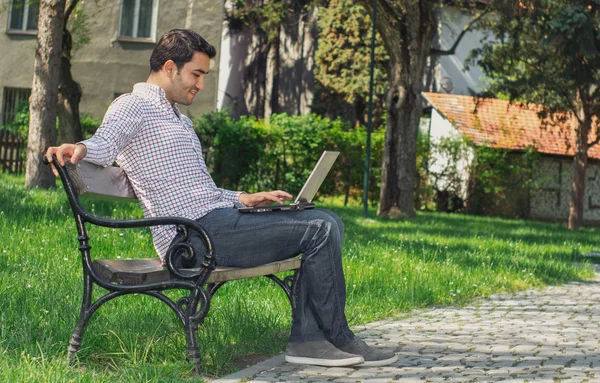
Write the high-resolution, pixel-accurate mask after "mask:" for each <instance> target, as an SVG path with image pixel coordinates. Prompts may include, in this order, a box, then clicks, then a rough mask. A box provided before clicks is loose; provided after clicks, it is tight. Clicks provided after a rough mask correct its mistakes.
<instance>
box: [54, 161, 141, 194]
mask: <svg viewBox="0 0 600 383" xmlns="http://www.w3.org/2000/svg"><path fill="white" fill-rule="evenodd" d="M66 168H67V172H68V173H69V177H70V178H71V181H72V182H73V186H74V188H75V191H76V192H77V195H83V194H85V195H86V196H89V197H98V198H102V199H113V200H119V201H127V202H136V201H137V198H136V196H135V193H134V192H133V187H132V186H131V183H130V182H129V179H128V178H127V175H126V174H125V171H124V170H123V169H121V168H120V167H118V166H107V167H104V166H99V165H96V164H92V163H91V162H87V161H85V160H82V161H79V162H78V163H77V165H73V164H71V163H67V166H66Z"/></svg>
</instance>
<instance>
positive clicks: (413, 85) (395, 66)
mask: <svg viewBox="0 0 600 383" xmlns="http://www.w3.org/2000/svg"><path fill="white" fill-rule="evenodd" d="M359 2H360V3H361V4H362V5H363V6H364V7H365V8H366V9H367V11H368V12H369V13H370V14H372V13H373V4H372V2H371V1H370V0H360V1H359ZM435 3H436V2H435V1H431V0H419V1H414V0H405V1H396V2H394V4H397V5H398V6H397V7H392V6H391V5H390V3H389V2H388V1H386V0H378V1H377V22H376V27H377V31H378V32H379V34H381V35H382V36H386V38H385V39H384V45H385V48H386V51H387V53H388V54H389V56H390V64H389V67H388V81H389V89H388V93H387V98H386V109H387V129H386V134H385V145H384V151H383V163H382V174H381V192H380V196H379V208H378V210H377V214H378V215H380V216H389V217H414V216H415V209H414V201H413V199H414V187H415V174H416V166H417V165H416V160H417V132H418V129H419V120H420V118H421V114H422V107H421V90H422V88H423V75H424V73H425V66H426V64H427V57H428V55H429V53H430V50H431V40H432V38H433V36H434V34H435V19H434V15H433V8H434V5H435Z"/></svg>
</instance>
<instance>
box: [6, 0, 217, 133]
mask: <svg viewBox="0 0 600 383" xmlns="http://www.w3.org/2000/svg"><path fill="white" fill-rule="evenodd" d="M38 7H39V1H38V0H10V1H9V6H8V7H7V9H6V12H2V13H0V30H2V31H3V32H2V33H0V46H1V47H2V48H3V51H4V52H5V54H3V55H1V56H0V105H1V106H2V109H1V110H0V111H1V113H2V115H1V118H0V124H4V123H7V122H10V121H12V118H13V117H14V114H15V112H16V110H17V107H18V105H19V103H20V102H22V101H24V100H27V99H28V97H29V94H30V91H31V86H32V83H33V64H34V53H35V44H36V34H37V15H38ZM79 9H80V12H82V13H73V14H72V16H71V17H72V18H77V17H79V18H80V20H84V21H83V25H84V26H85V28H86V29H87V30H88V32H87V36H88V37H89V41H88V42H87V43H85V44H82V45H81V46H80V47H77V49H76V50H75V51H74V54H73V60H72V74H73V78H74V79H75V81H77V82H79V83H80V85H81V88H82V90H83V96H82V99H81V104H80V110H81V112H82V113H87V114H90V115H92V116H94V117H95V118H102V116H103V115H104V112H105V111H106V108H107V107H108V106H109V105H110V103H111V101H112V100H113V99H114V98H115V97H116V96H118V95H120V94H123V93H127V92H130V91H131V89H132V87H133V84H135V83H137V82H140V81H145V80H146V78H147V77H148V74H149V59H150V54H151V52H152V49H153V48H154V46H155V43H156V42H157V41H158V39H159V38H160V36H161V35H162V34H163V33H164V32H166V31H168V30H170V29H173V28H191V29H194V30H195V31H197V32H199V33H200V34H201V35H202V36H203V37H204V38H206V40H208V42H210V43H211V44H213V45H215V47H217V51H219V50H220V49H219V48H220V41H221V27H222V20H223V16H222V13H223V10H222V5H221V4H220V2H216V1H210V0H173V1H168V2H167V1H159V0H105V1H99V2H95V1H80V4H79ZM77 33H78V32H76V33H75V36H74V37H75V39H76V38H77V37H78V35H77ZM79 36H80V35H79ZM214 61H215V63H218V62H219V58H218V57H217V58H216V59H215V60H214ZM218 68H219V66H218V65H214V69H213V70H211V74H210V75H209V76H208V77H207V79H206V86H205V90H204V92H202V93H200V94H199V95H198V98H197V99H196V101H195V102H194V104H193V105H191V106H189V107H186V106H182V108H181V110H182V112H184V113H185V114H187V115H188V116H192V117H193V116H197V115H199V114H200V113H203V112H207V111H213V110H215V109H216V103H217V83H218Z"/></svg>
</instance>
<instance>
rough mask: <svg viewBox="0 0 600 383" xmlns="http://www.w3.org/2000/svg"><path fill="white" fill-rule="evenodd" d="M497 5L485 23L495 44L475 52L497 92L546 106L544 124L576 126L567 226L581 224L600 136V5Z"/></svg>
mask: <svg viewBox="0 0 600 383" xmlns="http://www.w3.org/2000/svg"><path fill="white" fill-rule="evenodd" d="M495 3H496V2H495ZM494 8H495V9H494V10H495V11H496V12H495V17H493V18H490V19H489V20H486V22H485V23H482V24H481V27H482V28H485V29H487V30H489V31H491V32H492V36H493V37H495V39H496V41H487V42H486V43H485V44H484V45H483V47H482V48H481V49H479V50H477V51H475V52H474V55H475V57H479V59H478V61H477V62H478V63H479V64H480V65H481V66H482V68H483V69H484V71H485V72H486V74H487V75H488V76H489V77H490V78H491V79H492V83H491V85H490V89H489V91H490V92H491V93H492V94H494V95H499V94H500V95H505V96H507V97H509V98H510V99H511V100H513V101H520V102H530V103H536V104H540V105H542V109H541V110H540V117H542V119H544V120H545V121H546V122H545V124H556V125H562V126H563V127H565V129H567V130H569V129H574V136H575V147H574V148H573V149H574V153H575V155H574V162H573V169H574V171H573V187H572V194H571V203H570V206H569V221H568V227H569V228H570V229H577V228H578V227H579V226H580V225H581V224H582V221H583V202H584V200H583V197H584V192H585V174H586V167H587V162H588V150H589V148H590V147H591V146H593V145H595V144H597V143H598V141H599V140H600V137H598V118H599V117H600V87H598V84H599V81H600V37H599V36H600V2H599V1H597V0H521V1H520V2H514V3H513V2H510V3H509V2H497V4H495V5H494ZM571 121H574V122H575V123H574V125H575V126H574V127H573V128H571V127H570V126H569V123H570V122H571ZM572 133H573V131H570V132H567V134H566V136H567V137H568V138H569V139H570V138H572V136H573V134H572Z"/></svg>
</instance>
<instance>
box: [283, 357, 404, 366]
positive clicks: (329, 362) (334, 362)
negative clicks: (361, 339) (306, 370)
mask: <svg viewBox="0 0 600 383" xmlns="http://www.w3.org/2000/svg"><path fill="white" fill-rule="evenodd" d="M396 359H397V357H396ZM285 361H286V362H288V363H293V364H311V365H314V366H325V367H345V366H354V365H356V364H360V363H364V361H365V359H364V358H363V357H362V356H355V357H352V358H344V359H319V358H305V357H302V356H290V355H286V356H285Z"/></svg>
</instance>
